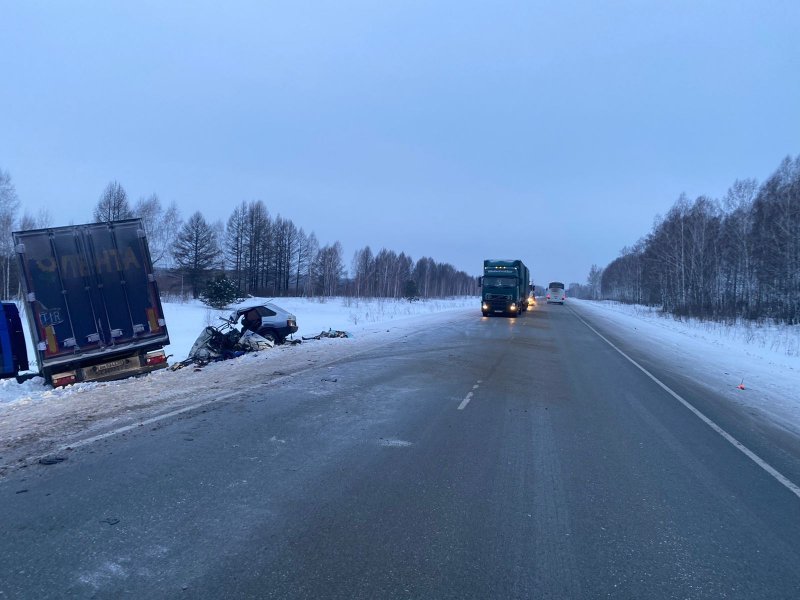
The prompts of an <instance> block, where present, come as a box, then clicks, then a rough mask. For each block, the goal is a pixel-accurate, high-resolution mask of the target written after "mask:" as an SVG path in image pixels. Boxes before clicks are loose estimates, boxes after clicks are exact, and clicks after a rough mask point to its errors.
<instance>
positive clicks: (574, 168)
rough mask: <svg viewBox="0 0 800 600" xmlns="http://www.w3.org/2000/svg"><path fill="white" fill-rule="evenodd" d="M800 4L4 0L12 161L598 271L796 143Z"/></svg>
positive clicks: (330, 232)
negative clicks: (689, 202) (663, 222)
mask: <svg viewBox="0 0 800 600" xmlns="http://www.w3.org/2000/svg"><path fill="white" fill-rule="evenodd" d="M798 32H800V2H798V1H796V0H791V1H787V2H769V1H757V2H736V1H734V0H724V1H718V2H704V1H701V0H691V1H686V2H682V1H664V2H643V1H635V2H634V1H632V2H600V1H596V2H595V1H589V2H555V1H549V2H533V1H531V2H469V1H465V0H456V1H447V2H444V1H442V2H435V1H432V0H429V1H420V2H416V1H409V0H403V1H398V2H393V1H385V0H381V1H379V0H375V1H369V2H367V1H365V2H347V1H344V0H340V1H330V2H252V3H247V2H224V3H222V2H186V3H179V2H162V1H159V2H142V1H138V2H109V1H100V0H98V1H96V2H80V1H70V2H48V1H44V0H42V1H29V0H19V1H14V2H11V1H7V0H0V169H3V170H4V171H7V172H8V173H9V174H10V175H11V177H12V181H13V183H14V184H15V186H16V189H17V192H18V194H19V196H20V199H21V201H22V204H23V208H24V209H27V210H28V211H30V212H32V213H35V212H36V211H37V210H38V209H39V208H40V207H45V206H46V207H48V208H49V211H50V213H51V216H52V224H53V225H64V224H68V223H70V222H75V223H80V222H86V221H89V220H91V213H92V209H93V207H94V205H95V204H96V202H97V199H98V197H99V196H100V194H101V192H102V190H103V188H104V187H105V186H106V184H108V182H109V181H111V180H117V181H119V182H120V183H121V184H122V185H123V187H124V188H125V189H126V191H127V192H128V195H129V198H130V199H131V200H132V201H135V200H137V199H138V198H140V197H142V196H146V195H149V194H151V193H153V192H155V193H157V194H158V195H159V196H160V198H161V199H162V201H163V202H165V203H169V202H170V201H173V200H174V201H175V202H176V203H177V204H178V206H179V207H180V209H181V211H182V213H183V215H184V216H188V215H190V214H191V213H192V212H193V211H194V210H198V209H199V210H200V211H202V213H203V214H204V215H205V217H206V218H207V219H209V220H210V221H216V220H218V219H219V220H227V218H228V216H229V215H230V212H231V210H232V208H233V206H234V205H236V204H238V203H240V202H242V201H243V200H256V199H261V200H263V201H264V202H265V203H266V205H267V207H268V208H269V210H270V212H271V214H272V215H273V216H274V215H277V214H281V215H282V216H284V217H289V218H291V219H292V220H293V221H294V222H295V224H297V225H298V226H301V227H303V228H305V230H306V231H307V232H308V231H314V232H315V233H316V234H317V237H318V238H319V240H320V243H321V244H325V243H332V242H334V241H335V240H339V241H341V242H342V244H343V246H344V250H345V261H346V263H347V265H348V266H349V265H350V260H351V258H352V255H353V252H354V251H355V250H356V249H358V248H360V247H363V246H365V245H367V244H369V245H370V246H371V247H372V249H373V251H377V250H378V249H380V248H381V247H387V248H390V249H393V250H396V251H398V252H399V251H401V250H403V251H405V252H406V253H408V254H410V255H411V256H412V257H413V258H414V259H417V258H420V257H421V256H423V255H427V256H431V257H433V258H434V259H436V260H438V261H446V262H450V263H452V264H454V265H455V266H456V267H457V268H459V269H463V270H465V271H467V272H469V273H471V274H475V275H477V274H479V273H480V271H481V269H482V261H483V259H484V258H522V259H523V260H524V261H525V262H526V263H527V264H528V265H529V266H530V268H531V272H532V276H533V278H534V281H536V282H537V283H545V282H546V281H549V280H551V279H560V280H563V281H567V282H572V281H580V282H584V281H585V279H586V275H587V273H588V270H589V267H590V266H591V265H592V263H597V264H598V265H600V266H605V265H606V264H607V263H608V262H609V261H611V260H612V259H613V258H615V257H616V256H617V255H618V253H619V250H620V249H621V248H622V247H623V246H625V245H630V244H632V243H633V242H635V241H636V240H637V239H638V238H639V237H641V236H643V235H645V234H646V233H648V231H649V230H650V228H651V226H652V223H653V219H654V217H655V216H656V215H657V214H659V213H661V214H663V213H665V212H666V211H667V210H669V208H670V206H671V205H672V204H673V203H674V201H675V200H676V199H677V198H678V196H679V195H680V194H681V192H686V193H687V194H688V195H689V196H690V197H691V198H694V197H696V196H699V195H702V194H705V195H709V196H714V197H721V196H723V195H724V193H725V191H726V190H727V188H728V187H729V186H730V184H731V183H733V181H734V180H735V179H736V178H744V177H755V178H757V179H759V180H763V179H764V178H766V177H767V176H768V175H769V174H770V173H771V172H772V171H773V170H774V169H775V168H776V167H777V166H778V163H779V162H780V160H781V159H782V158H783V157H784V156H786V155H787V154H792V155H796V154H798V153H800V33H798Z"/></svg>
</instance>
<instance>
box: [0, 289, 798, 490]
mask: <svg viewBox="0 0 800 600" xmlns="http://www.w3.org/2000/svg"><path fill="white" fill-rule="evenodd" d="M276 303H277V304H279V305H281V306H283V307H284V308H286V309H287V310H289V311H291V312H293V313H294V314H295V315H296V316H297V319H298V325H299V327H300V330H299V331H298V333H297V334H295V337H297V338H299V337H300V336H305V337H309V336H313V335H316V334H318V333H320V332H321V331H327V330H328V329H335V330H345V331H348V332H350V333H351V334H352V337H350V338H347V339H323V340H319V341H310V342H303V343H302V344H300V345H298V346H280V347H276V348H273V349H271V350H267V351H264V352H258V353H252V354H248V355H245V356H243V357H240V358H238V359H235V360H231V361H224V362H219V363H213V364H210V365H208V366H206V367H204V368H203V369H201V370H196V369H194V368H193V367H188V368H184V369H181V370H177V371H171V370H162V371H157V372H155V373H152V374H150V375H148V376H145V377H140V378H135V379H127V380H123V381H117V382H109V383H84V384H77V385H73V386H68V387H66V388H60V389H52V388H50V387H49V386H46V385H45V384H44V382H43V380H42V379H41V378H35V379H32V380H30V381H27V382H25V383H23V384H18V383H16V381H15V380H13V379H11V380H3V381H1V382H0V440H2V445H0V458H1V459H2V460H0V475H2V473H3V472H4V470H7V469H8V468H10V465H13V464H14V463H15V462H17V461H22V460H26V459H28V458H30V457H34V456H41V455H42V454H44V453H51V452H57V451H63V450H64V449H65V448H67V447H69V446H70V445H73V446H74V445H75V443H76V442H77V440H85V439H86V438H91V437H92V436H102V435H104V433H105V432H107V431H110V430H113V429H119V428H120V427H124V426H130V427H135V426H138V425H139V424H141V423H142V422H143V421H146V419H148V418H150V417H153V416H154V415H164V414H167V413H178V412H182V411H187V410H192V409H193V408H195V407H197V406H199V405H201V404H207V403H208V398H209V397H212V398H214V399H215V401H217V402H225V401H227V400H228V399H232V398H234V397H235V396H237V395H238V394H240V390H239V388H238V386H237V385H236V382H238V381H245V382H247V386H246V387H247V388H253V389H258V388H259V386H262V385H263V386H266V385H274V384H276V383H277V382H279V381H280V379H281V378H282V377H284V376H286V375H289V374H291V373H297V372H302V371H303V370H305V369H308V368H312V367H315V368H316V367H319V366H320V365H325V364H328V363H331V362H333V361H335V360H337V359H339V358H342V357H344V356H352V355H353V354H356V353H361V352H369V351H370V350H372V349H373V348H376V347H379V346H383V345H386V344H391V343H395V342H396V341H397V340H399V339H401V338H403V337H404V336H408V335H414V334H416V333H418V332H419V331H425V332H431V331H435V329H436V327H437V326H439V325H440V324H443V323H446V322H447V321H448V320H450V319H452V317H453V315H454V314H458V313H459V312H460V313H462V314H464V313H465V311H472V312H473V313H476V312H477V306H478V304H477V300H476V299H475V298H457V299H451V300H433V301H429V302H413V303H409V302H405V301H400V302H396V301H379V300H370V301H363V300H362V301H356V300H354V299H341V298H337V299H329V300H327V301H326V302H320V301H318V300H306V299H298V298H288V299H279V300H277V301H276ZM569 306H570V307H571V308H573V309H575V310H576V312H577V313H578V314H579V315H582V316H584V317H585V318H589V319H590V320H591V321H592V322H593V323H595V324H597V325H598V326H599V327H601V328H602V329H603V330H605V331H613V332H615V334H616V336H618V337H621V338H622V339H625V340H626V343H627V344H631V345H632V346H633V347H638V348H641V349H642V351H643V352H646V353H648V354H649V355H650V356H651V357H655V358H656V359H657V360H659V361H661V360H663V364H665V365H669V366H670V368H674V369H680V371H681V373H683V374H688V375H689V376H691V377H692V378H694V379H696V380H697V381H699V382H702V383H703V385H706V386H707V387H708V388H709V389H713V390H715V391H717V392H721V393H723V394H724V395H725V396H726V397H727V398H729V399H730V400H731V402H733V403H735V404H737V405H739V406H743V407H745V408H746V409H748V410H750V411H758V413H759V414H762V415H764V416H766V417H767V418H769V419H770V420H772V421H774V422H777V423H779V424H780V425H782V426H783V427H785V428H786V429H787V430H788V431H791V432H793V433H795V434H797V435H800V391H798V390H800V351H798V349H800V328H798V327H772V328H753V327H747V326H741V327H734V328H728V327H723V326H721V325H718V324H707V323H699V322H691V321H688V322H687V321H676V320H674V319H672V318H670V317H663V316H660V315H658V314H657V313H656V312H654V311H651V310H649V309H645V308H643V307H632V306H625V305H620V304H615V303H607V302H581V301H577V300H570V301H569ZM164 309H165V313H166V320H167V326H168V328H169V331H170V339H171V341H172V343H171V344H170V345H169V346H168V348H167V351H168V353H169V354H171V355H172V357H171V359H170V362H171V363H175V362H178V361H180V360H183V359H184V358H186V356H187V354H188V352H189V349H190V348H191V346H192V344H193V343H194V340H195V339H196V337H197V335H198V334H199V333H200V332H201V331H202V329H203V328H204V327H205V326H206V325H207V324H209V323H215V322H219V321H218V317H219V316H220V315H223V314H227V313H228V312H229V311H215V310H211V309H209V308H208V307H205V306H203V305H202V304H199V303H186V304H173V303H165V305H164ZM476 318H477V315H476ZM740 383H743V384H744V387H745V389H744V390H741V389H738V388H737V386H738V385H739V384H740ZM77 443H78V444H80V443H82V442H77Z"/></svg>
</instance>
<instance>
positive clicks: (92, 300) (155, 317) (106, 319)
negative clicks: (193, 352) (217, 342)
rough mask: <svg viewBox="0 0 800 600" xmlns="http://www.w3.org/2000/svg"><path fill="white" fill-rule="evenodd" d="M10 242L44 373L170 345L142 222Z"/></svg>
mask: <svg viewBox="0 0 800 600" xmlns="http://www.w3.org/2000/svg"><path fill="white" fill-rule="evenodd" d="M13 235H14V243H15V246H16V250H17V254H18V257H19V262H20V268H21V273H22V280H23V284H24V286H25V301H26V305H27V306H26V308H27V313H28V316H29V322H30V326H31V331H32V335H33V339H34V340H35V343H36V346H37V347H36V350H37V356H38V358H39V366H40V369H41V370H42V371H43V372H45V371H46V370H47V369H51V368H55V367H56V366H59V365H65V364H68V365H69V366H70V368H76V367H85V366H87V365H89V364H94V363H96V362H98V361H99V362H102V361H107V360H109V358H110V357H112V356H117V355H122V354H126V353H127V354H131V353H134V354H135V353H137V352H140V351H144V350H150V349H153V348H160V347H163V346H164V345H166V344H168V343H169V336H168V333H167V328H166V324H165V322H164V313H163V310H162V308H161V301H160V298H159V294H158V288H157V285H156V282H155V277H154V276H153V268H152V264H151V260H150V253H149V250H148V248H147V241H146V238H145V235H144V229H143V227H142V223H141V221H140V220H139V219H129V220H125V221H116V222H111V223H92V224H87V225H76V226H69V227H57V228H51V229H39V230H34V231H20V232H15V233H14V234H13ZM51 370H52V369H51Z"/></svg>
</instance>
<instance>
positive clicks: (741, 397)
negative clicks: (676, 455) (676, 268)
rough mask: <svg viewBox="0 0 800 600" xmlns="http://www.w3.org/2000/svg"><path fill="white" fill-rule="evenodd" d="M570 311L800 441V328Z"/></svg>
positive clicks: (626, 311)
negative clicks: (798, 436)
mask: <svg viewBox="0 0 800 600" xmlns="http://www.w3.org/2000/svg"><path fill="white" fill-rule="evenodd" d="M569 305H570V306H571V307H572V308H574V309H575V310H576V311H577V312H578V314H580V315H583V316H586V317H588V318H589V319H590V320H591V321H592V322H593V323H597V324H598V325H599V326H601V327H602V329H603V330H604V331H608V332H615V333H616V334H618V335H619V337H621V338H622V339H624V340H626V343H629V344H633V345H634V346H636V347H637V348H639V349H641V350H642V351H643V352H645V353H646V354H648V355H649V356H651V357H654V358H656V359H659V362H661V363H662V364H664V365H670V366H671V368H672V369H675V370H679V371H680V372H681V373H682V374H684V375H688V376H690V377H691V378H692V379H694V380H695V381H697V382H699V383H701V384H703V385H704V386H706V387H707V388H708V389H710V390H713V391H715V392H719V393H722V394H724V395H725V397H727V398H729V399H730V400H731V401H732V402H733V403H735V404H737V405H739V406H742V407H745V408H747V409H748V410H750V411H751V412H753V411H756V412H758V413H759V414H761V415H763V416H765V417H767V418H768V419H770V420H771V421H773V422H775V423H778V424H779V425H780V426H782V427H784V428H785V429H787V430H788V431H791V432H793V433H795V434H797V435H800V326H788V325H764V326H756V325H753V324H749V323H740V324H737V325H733V326H730V325H723V324H720V323H712V322H708V321H698V320H696V319H682V320H678V319H676V318H674V317H672V316H670V315H663V314H661V313H659V312H658V311H657V310H655V309H652V308H648V307H644V306H632V305H626V304H620V303H617V302H608V301H605V302H590V301H581V300H575V299H571V300H569ZM740 384H741V385H743V386H744V389H739V387H738V386H739V385H740Z"/></svg>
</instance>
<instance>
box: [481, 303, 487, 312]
mask: <svg viewBox="0 0 800 600" xmlns="http://www.w3.org/2000/svg"><path fill="white" fill-rule="evenodd" d="M481 308H482V309H483V310H489V305H488V304H486V302H484V303H483V304H481Z"/></svg>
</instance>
